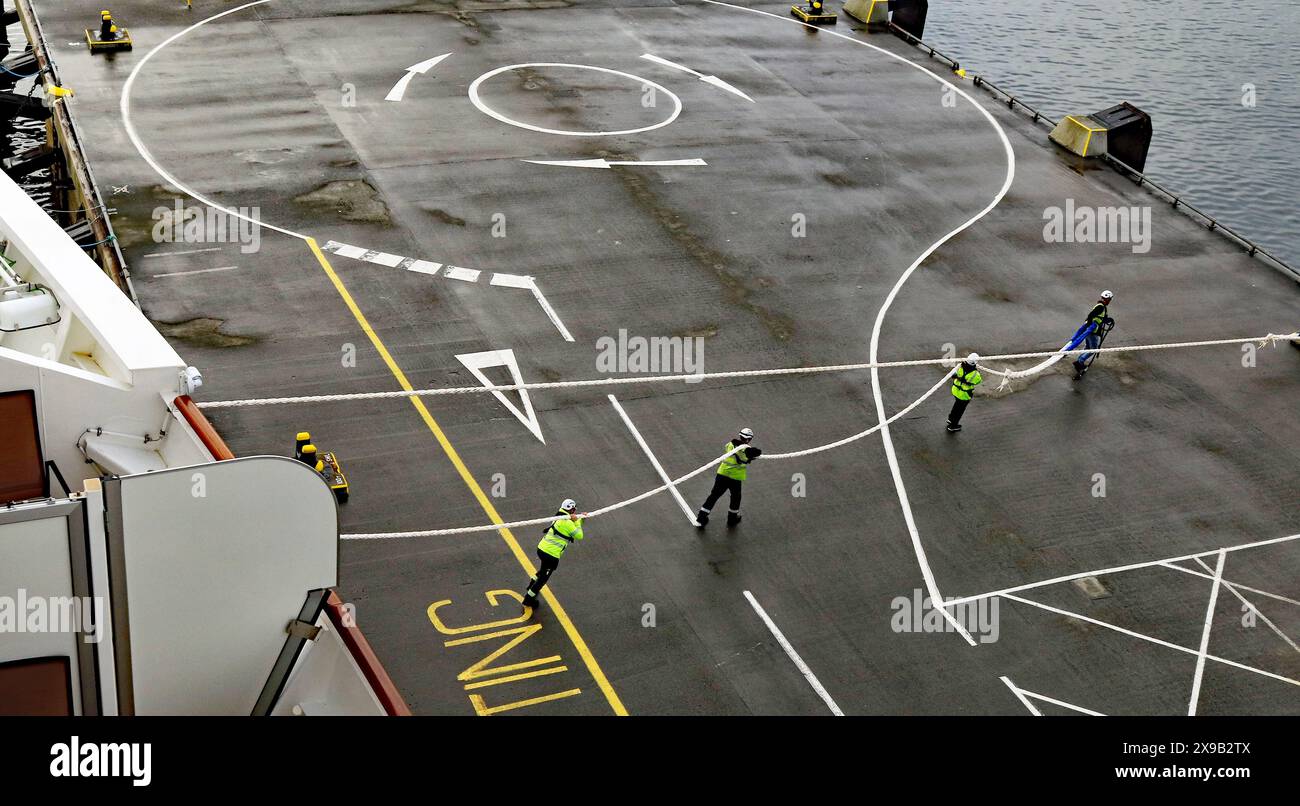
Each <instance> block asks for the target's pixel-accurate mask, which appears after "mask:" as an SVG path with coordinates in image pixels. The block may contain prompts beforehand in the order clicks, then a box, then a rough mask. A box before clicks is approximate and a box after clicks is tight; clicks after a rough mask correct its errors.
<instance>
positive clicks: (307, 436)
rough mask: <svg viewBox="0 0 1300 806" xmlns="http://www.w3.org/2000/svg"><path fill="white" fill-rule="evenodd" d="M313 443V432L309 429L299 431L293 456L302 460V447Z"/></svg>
mask: <svg viewBox="0 0 1300 806" xmlns="http://www.w3.org/2000/svg"><path fill="white" fill-rule="evenodd" d="M310 444H311V433H310V432H308V431H299V432H298V436H297V437H295V438H294V443H293V458H295V459H297V460H299V461H302V449H303V448H305V447H307V446H308V445H310Z"/></svg>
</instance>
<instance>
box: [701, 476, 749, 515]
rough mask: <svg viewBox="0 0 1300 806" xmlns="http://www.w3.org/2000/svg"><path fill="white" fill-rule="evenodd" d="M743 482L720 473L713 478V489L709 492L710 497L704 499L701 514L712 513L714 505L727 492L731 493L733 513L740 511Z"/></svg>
mask: <svg viewBox="0 0 1300 806" xmlns="http://www.w3.org/2000/svg"><path fill="white" fill-rule="evenodd" d="M742 483H743V482H742V481H741V480H740V479H733V478H729V477H727V476H724V475H722V474H721V473H719V474H718V475H716V476H714V477H713V489H712V490H709V497H708V498H706V499H704V505H703V506H701V507H700V511H701V512H705V513H708V512H712V511H713V505H714V504H716V503H718V499H719V498H721V497H722V494H723V493H725V492H730V493H731V511H732V512H739V511H740V485H741V484H742Z"/></svg>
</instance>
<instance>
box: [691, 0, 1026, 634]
mask: <svg viewBox="0 0 1300 806" xmlns="http://www.w3.org/2000/svg"><path fill="white" fill-rule="evenodd" d="M701 2H704V3H708V4H710V5H715V6H726V7H727V8H734V9H739V10H741V11H748V12H749V13H751V14H762V15H763V16H765V17H771V18H773V19H777V20H781V21H782V22H788V23H793V24H795V25H802V26H804V27H805V28H813V29H814V30H817V31H819V32H821V33H823V34H828V35H830V36H837V37H839V38H841V39H844V40H846V41H848V42H854V43H856V44H859V45H862V46H863V47H868V48H871V49H872V50H875V51H877V52H879V53H883V54H885V55H886V56H888V57H890V58H891V59H895V60H896V61H899V62H901V63H903V64H906V65H908V66H909V67H914V68H916V69H917V70H920V71H921V72H922V73H925V74H926V75H928V76H930V77H931V78H933V79H934V80H935V81H938V82H939V83H940V84H942V85H944V86H945V87H949V88H951V89H952V90H953V91H954V92H956V93H957V94H958V95H960V96H961V97H963V98H965V99H966V100H967V101H969V102H970V105H971V106H973V107H975V109H977V110H979V112H980V114H982V115H983V116H984V118H985V119H986V120H988V122H989V124H990V125H991V126H992V127H993V129H994V131H996V132H997V133H998V137H999V138H1001V140H1002V147H1003V149H1004V150H1005V151H1006V157H1007V175H1006V179H1005V180H1003V182H1002V188H1001V189H1000V190H999V191H998V193H997V195H996V196H994V197H993V200H992V201H990V202H989V203H988V204H987V205H986V206H985V207H984V209H983V210H980V211H979V212H978V213H976V214H975V215H974V216H972V217H971V218H969V219H968V220H967V221H966V222H965V223H963V224H962V225H961V226H959V227H957V228H956V229H954V230H953V231H951V232H949V233H948V234H947V235H945V236H943V237H942V238H940V239H939V240H937V241H935V242H934V243H933V244H931V245H930V247H929V248H927V249H926V250H925V251H924V252H922V253H921V254H920V256H919V257H917V259H916V260H914V261H913V262H912V265H910V266H908V267H907V271H905V272H903V274H902V275H901V276H900V277H899V278H898V280H897V282H895V283H894V287H893V288H891V289H890V290H889V295H888V296H886V297H885V301H884V303H883V304H882V305H881V306H880V311H879V312H878V313H877V314H876V323H875V325H873V326H872V328H871V358H870V360H871V361H873V362H874V361H878V360H879V359H878V355H879V353H880V330H881V327H882V326H883V325H884V323H885V315H886V314H887V313H889V307H890V306H891V305H892V304H893V303H894V298H895V297H897V296H898V292H899V291H900V290H902V288H903V284H904V283H906V282H907V281H908V278H910V277H911V276H912V272H914V271H916V269H917V268H918V267H919V266H920V265H921V263H922V262H924V261H925V259H926V258H928V257H930V255H932V254H934V252H935V250H937V249H938V248H939V247H940V246H943V245H944V244H945V243H947V242H948V241H949V240H951V239H952V238H953V237H954V236H956V235H957V234H958V233H960V232H962V231H963V230H965V229H967V228H969V227H970V226H971V225H973V224H974V223H975V222H976V221H979V220H980V219H981V218H983V217H984V216H985V215H987V214H988V213H989V211H990V210H992V209H993V208H994V207H996V206H997V205H998V203H999V202H1001V201H1002V199H1003V197H1004V196H1006V195H1007V191H1008V190H1009V189H1010V188H1011V181H1012V180H1013V179H1014V178H1015V175H1016V155H1015V153H1014V152H1013V151H1012V150H1011V141H1009V140H1008V139H1007V134H1006V132H1004V131H1003V130H1002V127H1001V126H999V125H998V122H997V120H995V119H994V118H993V115H991V114H990V113H989V111H988V110H987V109H985V108H984V107H983V106H981V105H980V104H979V103H978V102H977V101H976V100H975V99H974V98H972V97H971V96H970V95H968V94H967V93H966V91H965V90H963V89H962V88H961V87H958V86H956V85H954V84H953V83H952V82H950V81H948V80H947V79H945V78H943V77H942V76H940V75H939V74H937V73H935V72H933V71H932V70H928V69H926V68H925V67H922V66H921V65H919V64H916V63H914V62H911V61H909V60H907V59H905V58H903V57H902V56H899V55H898V54H895V53H890V52H889V51H887V50H885V49H883V48H881V47H879V46H877V45H872V44H871V43H869V42H863V41H862V40H860V39H854V38H853V37H851V36H848V35H846V34H841V33H838V32H836V31H830V30H826V29H824V28H819V27H817V26H813V25H808V24H807V23H802V22H799V21H798V20H793V19H786V18H785V17H781V16H778V15H776V14H772V13H771V12H767V11H759V10H758V9H753V8H745V7H744V6H737V5H733V4H731V3H724V2H721V1H720V0H701ZM871 394H872V397H874V398H875V403H876V417H877V419H878V420H879V421H880V424H881V428H880V437H881V440H882V441H883V442H884V443H885V457H886V459H888V460H889V472H890V473H891V474H892V475H893V477H894V487H895V489H897V491H898V503H899V504H900V505H901V506H902V508H903V520H904V521H906V523H907V531H908V534H910V535H911V537H912V548H913V550H915V552H916V560H917V563H918V564H919V565H920V566H921V576H922V577H924V578H925V586H926V590H927V592H928V593H929V594H930V601H931V602H933V603H934V605H935V606H936V607H939V612H941V613H943V615H944V618H945V619H947V620H948V623H949V624H951V625H952V626H953V627H954V628H955V629H956V630H957V632H958V633H959V634H960V635H961V636H962V637H963V638H965V639H966V642H967V643H968V644H970V645H971V646H975V639H973V638H971V636H970V633H968V632H967V631H966V628H965V627H963V626H962V625H961V623H960V622H958V621H957V619H956V618H954V617H953V616H952V614H951V613H949V612H948V609H947V608H945V607H940V605H941V604H942V602H943V597H942V596H941V595H940V594H939V587H938V585H937V584H935V581H934V573H933V572H932V571H931V570H930V563H929V561H928V560H927V559H926V556H925V548H924V547H923V546H922V545H921V534H920V532H919V531H918V530H917V528H916V519H915V518H914V517H913V515H912V505H911V503H910V502H909V501H908V498H907V486H906V485H904V484H903V476H902V473H901V471H900V470H899V468H898V457H897V455H896V454H895V452H894V440H893V439H892V437H891V436H890V434H889V423H888V421H887V418H886V417H885V401H884V398H883V397H882V396H881V394H880V371H879V370H878V369H875V368H873V369H872V370H871Z"/></svg>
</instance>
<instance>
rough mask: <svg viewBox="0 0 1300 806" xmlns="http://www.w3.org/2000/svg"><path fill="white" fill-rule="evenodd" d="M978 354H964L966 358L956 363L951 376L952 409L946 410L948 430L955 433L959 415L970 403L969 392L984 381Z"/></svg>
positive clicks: (958, 429)
mask: <svg viewBox="0 0 1300 806" xmlns="http://www.w3.org/2000/svg"><path fill="white" fill-rule="evenodd" d="M979 363H980V356H979V353H971V354H970V355H968V356H966V360H965V361H963V362H961V363H960V364H958V365H957V370H956V371H955V372H954V373H953V376H952V396H953V397H954V398H955V400H953V401H952V411H950V412H948V431H949V432H950V433H953V434H955V433H957V432H958V431H960V430H961V416H962V415H963V414H965V413H966V407H967V406H969V405H970V399H971V393H972V392H974V391H975V387H976V386H979V385H980V384H981V383H983V382H984V376H982V375H980V371H979Z"/></svg>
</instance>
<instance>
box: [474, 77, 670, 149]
mask: <svg viewBox="0 0 1300 806" xmlns="http://www.w3.org/2000/svg"><path fill="white" fill-rule="evenodd" d="M525 67H572V68H575V69H577V70H595V71H596V72H598V73H609V74H610V75H613V76H622V77H623V78H630V79H632V80H633V81H637V82H640V83H641V85H642V86H644V87H654V89H655V91H656V92H662V93H664V94H665V95H667V96H668V97H669V98H671V99H672V101H673V111H672V114H670V115H669V116H668V117H667V118H666V119H665V120H661V121H659V122H658V123H655V124H652V125H650V126H642V127H641V128H639V129H620V130H618V131H609V132H574V131H567V130H565V129H547V128H545V127H543V126H534V125H533V124H531V123H524V122H523V121H520V120H515V119H514V118H510V117H506V116H505V115H503V114H501V113H500V112H498V111H496V110H495V109H493V108H492V107H490V106H488V105H487V104H485V103H484V102H483V99H482V98H480V97H479V94H478V87H479V85H480V84H482V83H483V82H484V81H487V80H488V79H489V78H492V77H494V76H498V75H500V74H502V73H504V72H506V71H507V70H518V69H520V68H525ZM469 100H470V102H471V103H472V104H474V106H475V107H477V108H478V111H480V112H482V113H483V114H485V115H487V116H488V117H491V118H495V119H497V120H499V121H501V122H502V123H505V124H507V125H510V126H517V127H519V128H521V129H528V130H529V131H534V132H541V133H542V134H562V135H565V136H566V137H612V136H614V135H619V134H640V133H641V132H648V131H654V130H655V129H662V128H663V127H664V126H667V125H668V124H670V123H672V122H673V121H674V120H677V116H678V115H680V114H681V113H682V99H681V98H678V97H677V93H675V92H673V91H672V90H670V89H668V88H667V87H665V86H664V85H662V84H657V83H655V82H653V81H651V80H650V79H648V78H642V77H640V76H636V75H633V74H631V73H624V72H623V71H622V70H613V69H611V68H609V67H596V66H595V65H591V64H568V63H566V62H527V63H525V64H508V65H506V66H505V67H498V68H496V69H495V70H489V71H487V72H486V73H484V74H483V75H481V76H479V77H478V78H476V79H474V83H472V84H470V85H469Z"/></svg>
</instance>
